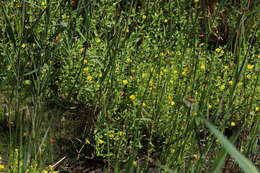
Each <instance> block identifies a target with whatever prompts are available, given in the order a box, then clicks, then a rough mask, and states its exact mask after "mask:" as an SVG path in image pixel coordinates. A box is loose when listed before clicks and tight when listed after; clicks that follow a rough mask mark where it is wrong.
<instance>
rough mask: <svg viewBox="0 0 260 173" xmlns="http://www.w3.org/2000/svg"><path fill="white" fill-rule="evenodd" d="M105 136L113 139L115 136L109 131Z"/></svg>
mask: <svg viewBox="0 0 260 173" xmlns="http://www.w3.org/2000/svg"><path fill="white" fill-rule="evenodd" d="M107 136H109V138H111V139H114V138H115V134H114V132H109V133H108V134H107Z"/></svg>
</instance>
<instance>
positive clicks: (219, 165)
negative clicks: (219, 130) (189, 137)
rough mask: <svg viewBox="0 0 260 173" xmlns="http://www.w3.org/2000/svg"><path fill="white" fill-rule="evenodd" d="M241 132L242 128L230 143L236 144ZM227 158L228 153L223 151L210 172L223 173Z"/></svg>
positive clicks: (232, 137)
mask: <svg viewBox="0 0 260 173" xmlns="http://www.w3.org/2000/svg"><path fill="white" fill-rule="evenodd" d="M240 132H241V128H239V129H238V130H237V131H236V132H235V133H234V134H233V135H232V136H231V138H230V142H231V143H234V142H235V141H236V140H237V138H238V136H239V134H240ZM226 157H227V151H226V150H225V149H222V150H221V151H220V152H219V154H218V155H217V157H216V159H215V160H214V162H213V168H212V170H211V171H210V172H212V173H219V172H221V169H222V168H223V166H224V164H225V159H226Z"/></svg>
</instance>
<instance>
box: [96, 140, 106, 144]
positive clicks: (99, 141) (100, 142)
mask: <svg viewBox="0 0 260 173" xmlns="http://www.w3.org/2000/svg"><path fill="white" fill-rule="evenodd" d="M97 143H98V144H104V143H105V141H103V140H102V139H98V141H97Z"/></svg>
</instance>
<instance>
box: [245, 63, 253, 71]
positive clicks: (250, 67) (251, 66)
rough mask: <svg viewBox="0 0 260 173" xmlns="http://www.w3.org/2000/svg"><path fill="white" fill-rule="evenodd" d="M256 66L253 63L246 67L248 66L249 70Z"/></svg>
mask: <svg viewBox="0 0 260 173" xmlns="http://www.w3.org/2000/svg"><path fill="white" fill-rule="evenodd" d="M254 67H255V66H254V65H252V64H248V65H247V66H246V68H247V69H248V70H252V69H253V68H254Z"/></svg>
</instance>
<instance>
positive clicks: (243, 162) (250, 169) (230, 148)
mask: <svg viewBox="0 0 260 173" xmlns="http://www.w3.org/2000/svg"><path fill="white" fill-rule="evenodd" d="M204 122H205V124H206V126H207V127H208V128H209V130H210V131H211V132H212V133H213V134H214V135H215V136H216V137H217V138H218V140H219V141H220V143H221V144H222V145H223V147H224V148H225V149H226V151H227V152H228V153H229V154H230V155H231V156H232V157H233V158H234V159H235V160H236V161H237V163H238V164H239V165H240V166H241V168H242V169H243V170H244V172H245V173H259V171H258V170H257V168H256V167H255V166H254V165H253V163H252V162H251V161H250V160H248V159H247V158H246V157H245V156H243V155H242V154H241V153H240V152H239V151H238V150H237V149H236V148H235V147H234V145H232V143H230V142H229V141H228V139H226V137H224V135H223V134H222V133H221V132H220V131H218V130H217V129H216V128H215V126H214V125H212V124H211V123H210V122H209V121H207V120H204Z"/></svg>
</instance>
